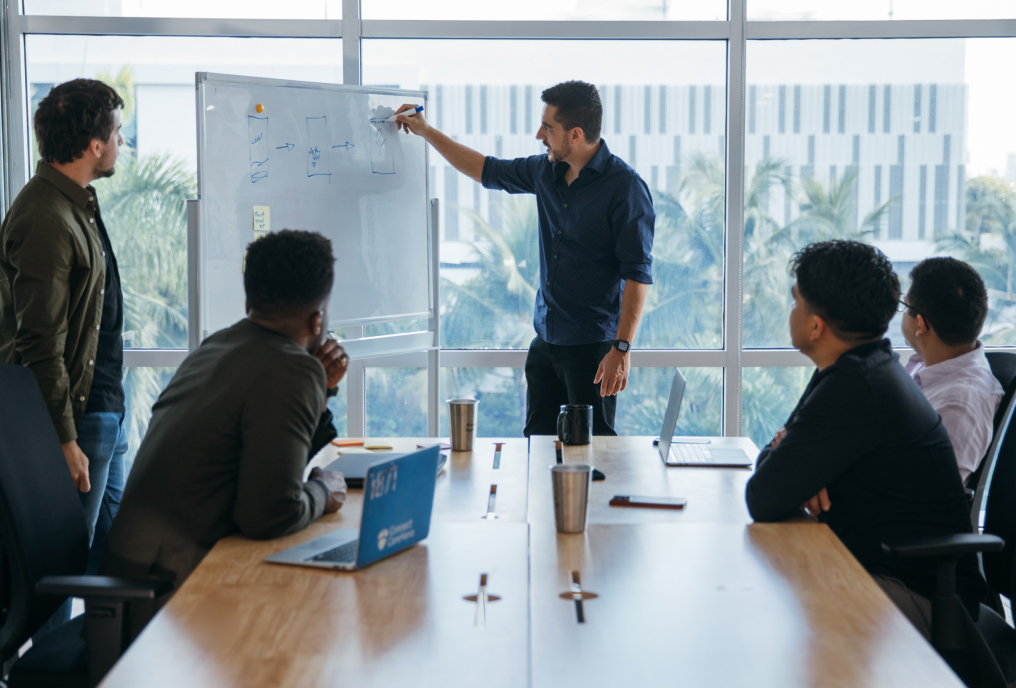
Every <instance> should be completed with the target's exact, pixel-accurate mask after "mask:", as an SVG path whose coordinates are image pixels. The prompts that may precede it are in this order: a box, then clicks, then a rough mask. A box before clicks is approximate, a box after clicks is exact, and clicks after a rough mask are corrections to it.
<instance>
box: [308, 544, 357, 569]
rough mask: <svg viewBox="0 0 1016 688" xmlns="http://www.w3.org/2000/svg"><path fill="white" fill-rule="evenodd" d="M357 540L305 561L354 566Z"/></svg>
mask: <svg viewBox="0 0 1016 688" xmlns="http://www.w3.org/2000/svg"><path fill="white" fill-rule="evenodd" d="M358 542H359V540H353V541H352V542H347V543H346V544H344V545H339V546H338V547H335V548H333V549H330V550H328V551H327V552H322V553H321V554H318V555H316V556H313V557H311V558H310V559H308V560H307V561H327V562H333V563H336V564H355V563H356V544H357V543H358Z"/></svg>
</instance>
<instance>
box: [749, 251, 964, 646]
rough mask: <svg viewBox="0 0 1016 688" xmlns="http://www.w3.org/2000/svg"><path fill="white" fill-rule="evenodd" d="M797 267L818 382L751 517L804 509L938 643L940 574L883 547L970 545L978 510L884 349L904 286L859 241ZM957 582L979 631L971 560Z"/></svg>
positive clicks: (803, 255) (752, 499) (807, 344)
mask: <svg viewBox="0 0 1016 688" xmlns="http://www.w3.org/2000/svg"><path fill="white" fill-rule="evenodd" d="M791 267H792V270H793V273H794V276H795V278H796V282H795V283H794V286H793V290H792V293H793V296H794V304H793V308H792V310H791V311H790V336H791V340H792V341H793V344H794V346H795V347H796V348H797V349H799V350H800V351H801V353H803V354H805V355H806V356H808V358H810V359H811V360H812V361H814V362H815V365H816V366H817V368H818V370H816V371H815V374H814V375H813V376H812V378H811V382H809V383H808V387H807V388H806V389H805V391H804V394H803V395H802V396H801V400H800V401H799V402H798V403H797V408H795V409H794V411H793V413H791V414H790V418H789V419H788V420H787V423H786V426H785V427H784V428H781V429H780V430H779V431H778V432H777V433H776V437H775V439H774V440H773V441H772V443H771V444H770V445H769V446H768V447H766V448H765V449H763V450H762V453H761V454H759V458H758V462H757V466H756V470H755V475H754V476H752V478H751V480H750V481H749V482H748V488H747V495H746V496H747V502H748V510H749V512H750V513H751V515H752V518H754V519H755V520H756V521H782V520H785V519H788V518H791V517H794V516H798V515H800V514H801V509H802V508H805V507H807V508H808V510H809V511H811V512H812V513H813V514H816V515H817V516H818V519H819V521H821V522H822V523H826V524H827V525H828V526H829V527H830V528H832V530H833V532H835V533H836V535H837V536H838V537H839V538H840V540H841V541H842V542H843V544H844V545H846V547H847V549H849V550H850V552H851V553H852V554H853V555H854V556H855V557H856V558H857V560H858V561H859V562H860V563H861V564H862V565H863V566H864V567H865V569H867V570H868V572H869V573H870V574H871V575H872V576H873V577H874V579H875V581H876V582H877V583H878V584H879V585H880V586H881V587H882V589H883V590H885V592H886V594H887V595H889V597H890V598H891V599H892V600H893V601H894V602H895V603H896V604H897V606H898V607H899V608H900V610H901V611H902V612H903V613H904V614H905V615H906V616H907V617H908V618H909V619H910V620H911V622H913V624H914V625H915V626H916V627H917V628H918V630H920V631H921V632H922V633H923V634H924V635H925V637H930V635H931V601H930V599H931V597H932V596H933V595H934V594H935V562H934V561H932V560H923V559H921V560H916V559H915V560H896V559H891V558H889V556H888V555H886V554H884V553H883V551H882V547H881V546H882V543H894V542H899V541H902V540H906V539H910V538H917V537H924V536H928V537H931V536H941V535H953V534H958V533H969V532H970V531H971V527H970V506H969V504H968V502H967V498H966V494H965V493H964V491H963V483H962V482H961V481H960V474H959V471H958V470H957V469H956V458H955V456H954V455H953V450H952V445H951V444H950V443H949V435H948V434H947V433H946V429H945V426H944V425H943V424H942V422H941V421H940V420H939V417H938V414H937V413H935V410H934V409H933V408H932V407H931V404H929V403H928V400H927V399H925V398H924V395H923V394H922V393H921V390H920V389H919V388H918V387H917V385H916V384H915V383H914V381H913V380H912V379H911V378H910V376H909V375H907V373H906V371H905V370H904V369H903V366H901V365H899V363H898V362H897V361H898V358H897V356H896V355H895V354H893V351H892V346H891V344H890V343H889V340H888V339H884V338H883V337H884V335H885V331H886V328H888V327H889V322H890V321H891V320H892V319H893V316H894V315H895V314H896V306H897V304H898V302H899V298H900V283H899V280H898V278H897V277H896V274H895V273H894V272H893V269H892V264H891V263H890V262H889V259H888V258H886V257H885V255H884V254H882V253H881V252H880V251H879V250H878V249H876V248H873V247H871V246H867V245H865V244H861V243H857V242H853V241H828V242H823V243H818V244H812V245H811V246H808V247H807V248H805V249H804V250H802V251H800V252H799V253H797V254H796V255H795V256H794V258H793V261H792V264H791ZM956 578H957V581H956V584H957V591H958V593H959V595H960V597H961V599H962V600H963V602H964V603H965V605H966V606H967V608H968V610H969V611H970V614H971V616H972V617H973V618H975V619H976V618H977V613H978V611H979V607H978V601H979V600H980V598H981V596H982V593H983V590H984V580H983V578H981V574H980V572H979V571H978V568H977V559H976V558H975V557H974V556H969V557H966V558H965V559H962V560H960V562H959V565H958V567H957V572H956Z"/></svg>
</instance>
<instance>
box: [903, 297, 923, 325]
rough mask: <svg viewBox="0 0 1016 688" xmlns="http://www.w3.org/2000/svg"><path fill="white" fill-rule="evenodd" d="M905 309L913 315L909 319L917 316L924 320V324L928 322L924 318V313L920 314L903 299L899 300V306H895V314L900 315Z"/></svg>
mask: <svg viewBox="0 0 1016 688" xmlns="http://www.w3.org/2000/svg"><path fill="white" fill-rule="evenodd" d="M907 309H910V312H911V313H913V316H911V317H916V316H918V315H919V316H921V317H922V318H924V320H925V322H927V321H928V316H926V315H925V314H924V313H922V312H921V311H919V310H917V309H916V308H914V307H913V306H911V305H910V304H909V303H907V302H906V301H904V300H903V299H900V302H899V304H897V306H896V312H897V313H902V312H903V311H905V310H907Z"/></svg>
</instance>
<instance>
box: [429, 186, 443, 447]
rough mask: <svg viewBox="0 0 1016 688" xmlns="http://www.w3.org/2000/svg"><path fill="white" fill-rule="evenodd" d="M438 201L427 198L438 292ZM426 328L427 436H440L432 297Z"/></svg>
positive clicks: (437, 313)
mask: <svg viewBox="0 0 1016 688" xmlns="http://www.w3.org/2000/svg"><path fill="white" fill-rule="evenodd" d="M440 217H441V215H440V213H439V211H438V200H437V199H436V198H432V199H430V241H431V250H430V256H431V262H432V266H431V271H430V279H431V290H432V292H433V293H434V295H435V296H437V295H439V294H440V293H441V292H440V286H441V255H440V254H441V252H440V251H439V250H438V246H439V242H438V228H439V227H440V225H439V224H438V220H439V218H440ZM428 329H429V330H430V331H431V332H432V333H433V334H434V343H433V346H432V348H431V349H430V350H429V351H428V352H427V435H428V436H429V437H440V435H441V302H440V300H439V299H437V298H435V299H434V308H433V309H432V310H431V316H430V323H429V326H428Z"/></svg>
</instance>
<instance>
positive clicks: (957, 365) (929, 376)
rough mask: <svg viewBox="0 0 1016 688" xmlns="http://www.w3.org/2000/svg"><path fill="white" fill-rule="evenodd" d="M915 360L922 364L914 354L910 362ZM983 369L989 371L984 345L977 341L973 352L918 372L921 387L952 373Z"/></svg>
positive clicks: (923, 368)
mask: <svg viewBox="0 0 1016 688" xmlns="http://www.w3.org/2000/svg"><path fill="white" fill-rule="evenodd" d="M914 358H917V359H918V360H919V361H920V362H921V363H922V364H923V363H924V361H923V360H921V358H920V357H919V356H918V355H917V354H914V356H912V357H911V358H910V360H911V361H913V360H914ZM979 367H985V368H988V370H991V367H990V366H989V364H988V358H987V357H986V356H985V355H984V345H983V344H982V343H981V340H979V339H978V340H977V346H975V347H974V349H973V351H968V352H967V353H965V354H962V355H960V356H957V357H956V358H950V359H949V360H947V361H942V362H940V363H936V364H935V365H930V366H929V365H925V366H924V367H922V368H921V369H920V370H919V371H918V372H919V373H920V376H921V383H922V386H923V385H933V384H935V382H937V381H938V380H941V379H943V378H946V377H950V376H952V375H953V374H954V373H956V372H957V371H960V370H966V369H970V368H979Z"/></svg>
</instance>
